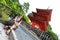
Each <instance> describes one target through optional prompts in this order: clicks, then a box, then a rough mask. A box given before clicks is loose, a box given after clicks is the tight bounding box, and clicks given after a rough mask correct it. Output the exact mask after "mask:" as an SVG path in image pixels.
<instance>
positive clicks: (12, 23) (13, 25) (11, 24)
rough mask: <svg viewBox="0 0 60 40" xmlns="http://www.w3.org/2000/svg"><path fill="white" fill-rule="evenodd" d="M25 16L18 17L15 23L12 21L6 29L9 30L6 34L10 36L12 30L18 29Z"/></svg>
mask: <svg viewBox="0 0 60 40" xmlns="http://www.w3.org/2000/svg"><path fill="white" fill-rule="evenodd" d="M22 18H23V16H16V17H15V19H14V21H13V20H11V21H10V25H9V26H5V27H4V29H7V31H6V34H7V35H9V34H10V32H11V30H12V29H16V28H17V27H18V26H19V25H20V23H21V22H22Z"/></svg>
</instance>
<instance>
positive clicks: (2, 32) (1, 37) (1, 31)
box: [0, 23, 8, 40]
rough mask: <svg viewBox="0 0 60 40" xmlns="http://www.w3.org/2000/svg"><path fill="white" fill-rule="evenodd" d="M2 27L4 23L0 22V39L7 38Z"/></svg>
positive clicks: (5, 39)
mask: <svg viewBox="0 0 60 40" xmlns="http://www.w3.org/2000/svg"><path fill="white" fill-rule="evenodd" d="M3 27H4V25H3V24H1V23H0V40H8V36H7V35H6V34H5V30H4V29H3Z"/></svg>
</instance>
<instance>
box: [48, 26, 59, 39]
mask: <svg viewBox="0 0 60 40" xmlns="http://www.w3.org/2000/svg"><path fill="white" fill-rule="evenodd" d="M47 33H48V34H49V35H51V36H52V37H53V39H54V40H58V36H57V35H56V34H55V33H54V32H53V31H52V28H51V25H48V26H47Z"/></svg>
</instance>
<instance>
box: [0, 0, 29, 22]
mask: <svg viewBox="0 0 60 40" xmlns="http://www.w3.org/2000/svg"><path fill="white" fill-rule="evenodd" d="M0 2H1V3H3V4H4V5H6V6H8V7H9V8H11V9H12V10H13V11H14V12H16V13H11V12H10V13H9V15H11V16H12V17H13V16H14V15H18V14H19V15H23V16H24V20H26V22H27V23H29V20H30V19H29V18H28V16H26V15H25V12H24V11H23V9H22V6H21V4H20V3H19V1H18V0H1V1H0ZM27 5H28V3H27ZM26 8H27V7H26ZM27 10H28V8H27ZM26 12H27V11H26Z"/></svg>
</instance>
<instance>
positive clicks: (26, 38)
mask: <svg viewBox="0 0 60 40" xmlns="http://www.w3.org/2000/svg"><path fill="white" fill-rule="evenodd" d="M3 27H4V25H3V24H1V23H0V40H9V37H8V36H7V35H6V34H5V30H4V29H3ZM12 33H13V32H12ZM14 34H15V36H16V39H17V40H38V39H37V38H36V37H34V35H33V34H31V33H30V32H29V30H27V29H26V28H24V26H21V25H20V26H19V27H18V28H17V29H16V30H15V31H14ZM14 34H13V35H14ZM13 35H12V36H13ZM12 36H10V37H12Z"/></svg>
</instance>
